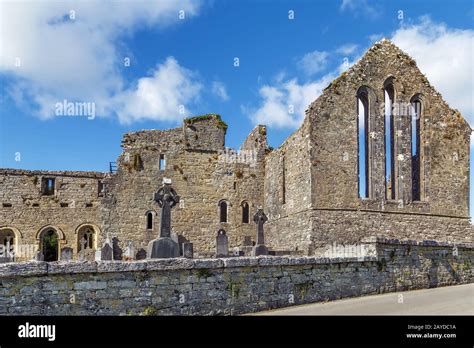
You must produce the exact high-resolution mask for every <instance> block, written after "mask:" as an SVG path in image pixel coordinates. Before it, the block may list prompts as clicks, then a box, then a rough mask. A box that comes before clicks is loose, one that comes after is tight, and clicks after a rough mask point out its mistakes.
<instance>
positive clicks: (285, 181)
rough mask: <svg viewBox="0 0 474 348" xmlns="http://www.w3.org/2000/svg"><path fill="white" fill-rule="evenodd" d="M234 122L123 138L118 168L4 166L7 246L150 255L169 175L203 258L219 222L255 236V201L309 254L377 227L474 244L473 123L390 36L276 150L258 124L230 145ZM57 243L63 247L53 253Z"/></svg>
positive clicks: (236, 242) (270, 232) (284, 241)
mask: <svg viewBox="0 0 474 348" xmlns="http://www.w3.org/2000/svg"><path fill="white" fill-rule="evenodd" d="M226 128H227V125H226V124H225V123H223V122H222V121H221V119H220V117H219V116H217V115H205V116H200V117H194V118H189V119H185V120H184V122H183V124H182V126H180V127H178V128H175V129H171V130H144V131H139V132H132V133H127V134H125V135H124V137H123V141H122V147H123V152H122V153H121V155H120V156H119V158H118V160H117V170H116V171H112V172H111V173H98V172H67V171H65V172H52V171H27V170H18V169H1V170H0V204H1V206H0V241H1V242H2V243H4V244H6V243H7V240H8V241H9V242H8V243H10V244H11V245H15V246H21V245H33V246H34V248H35V249H39V250H42V251H43V252H44V254H45V258H46V259H47V260H56V259H58V258H60V250H62V249H63V248H65V247H68V248H72V249H73V253H74V255H77V252H78V250H79V248H80V246H79V245H80V244H82V245H83V249H85V251H86V252H89V255H90V256H89V257H93V256H92V255H93V253H94V250H95V249H97V248H98V247H99V246H101V245H102V243H103V241H104V239H105V238H106V236H107V234H108V235H109V236H110V238H114V240H115V243H116V246H117V250H118V251H117V253H119V248H122V249H123V248H124V246H125V245H126V244H127V243H128V242H129V241H131V242H132V243H133V245H134V246H135V249H136V250H137V254H138V257H139V258H140V257H143V256H144V255H143V252H144V250H145V249H146V245H147V244H148V242H149V241H150V240H152V239H154V238H156V237H157V235H158V228H159V221H158V220H159V207H158V204H157V202H155V201H154V200H153V194H154V193H155V192H156V191H157V190H158V188H159V187H160V186H161V184H162V180H163V178H170V179H171V180H172V184H173V188H174V189H175V190H176V191H177V192H178V194H179V195H180V196H181V201H180V203H179V205H178V206H177V207H175V208H174V209H173V212H172V229H173V232H174V234H175V238H177V239H178V240H179V241H180V242H184V241H190V242H192V243H194V250H195V251H197V252H199V253H201V254H202V255H206V253H208V254H212V253H213V252H215V247H216V235H217V232H218V231H219V230H221V229H222V230H224V231H225V233H226V235H227V236H228V239H229V246H230V247H231V248H232V247H242V246H243V245H245V244H248V243H249V239H251V240H255V225H254V223H253V221H252V216H253V214H254V213H255V211H256V210H257V207H263V208H264V210H265V212H266V213H267V215H268V218H269V220H268V222H267V224H266V225H265V231H266V243H267V245H268V246H269V248H270V249H271V250H276V251H278V250H281V251H288V252H298V253H302V254H314V253H316V252H318V250H320V249H321V248H323V247H324V246H325V245H327V244H330V243H333V242H337V243H357V242H359V241H360V240H361V239H363V238H364V237H368V236H375V235H377V236H385V237H389V238H399V239H413V240H426V239H430V240H437V241H451V242H473V241H474V234H473V230H472V228H471V224H470V218H469V141H470V134H471V128H470V127H469V125H468V123H467V122H466V121H465V120H464V119H463V118H462V116H461V115H460V113H459V112H458V111H457V110H454V109H451V108H450V107H449V106H448V104H447V103H446V102H445V101H444V100H443V99H442V97H441V95H440V94H439V93H438V92H437V91H436V90H435V89H434V88H433V87H432V86H431V85H430V84H429V82H428V81H427V79H426V77H425V76H424V75H423V74H422V73H421V72H420V71H419V69H418V68H417V66H416V63H415V61H414V60H413V59H411V58H410V57H409V56H408V55H407V54H405V53H404V52H402V51H401V50H400V49H399V48H397V47H396V46H395V45H393V44H392V43H391V42H389V41H387V40H382V41H381V42H379V43H377V44H375V45H374V46H373V47H372V48H370V49H369V50H368V51H367V52H366V54H365V55H364V56H363V57H362V58H361V59H360V60H359V61H358V62H357V63H356V64H355V65H354V66H352V67H351V68H350V69H349V70H348V71H347V72H344V73H343V74H342V75H341V76H339V77H338V78H337V79H336V80H334V81H333V82H332V83H331V84H330V85H329V86H328V87H327V88H326V89H325V90H324V92H323V93H322V95H321V96H319V97H318V98H317V99H316V100H315V101H314V102H313V103H312V104H311V105H310V106H309V108H308V110H307V112H306V117H305V120H304V122H303V124H302V126H301V127H300V128H299V129H298V130H297V131H296V132H294V133H293V134H292V135H291V136H290V137H289V138H288V139H287V140H286V141H285V142H284V143H283V144H282V145H281V146H280V147H279V148H277V149H275V150H272V149H270V148H269V147H268V146H267V139H266V128H265V126H257V127H255V129H254V130H253V131H252V132H251V133H250V134H249V135H248V137H247V138H246V139H245V141H244V142H243V144H242V146H241V147H240V150H239V151H234V150H231V149H228V148H226V147H225V134H226ZM51 239H53V240H57V247H55V248H54V249H53V250H51V248H48V250H45V245H46V244H47V242H48V241H49V240H51ZM48 245H49V244H48ZM18 259H21V258H18Z"/></svg>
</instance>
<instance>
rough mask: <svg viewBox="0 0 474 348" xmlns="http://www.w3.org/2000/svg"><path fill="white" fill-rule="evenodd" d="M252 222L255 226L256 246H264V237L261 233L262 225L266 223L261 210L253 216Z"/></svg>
mask: <svg viewBox="0 0 474 348" xmlns="http://www.w3.org/2000/svg"><path fill="white" fill-rule="evenodd" d="M253 221H254V222H255V223H256V224H257V245H258V244H265V236H264V233H263V224H264V223H265V222H267V221H268V218H267V216H266V215H265V213H264V212H263V209H261V208H259V209H258V210H257V212H256V213H255V215H254V216H253Z"/></svg>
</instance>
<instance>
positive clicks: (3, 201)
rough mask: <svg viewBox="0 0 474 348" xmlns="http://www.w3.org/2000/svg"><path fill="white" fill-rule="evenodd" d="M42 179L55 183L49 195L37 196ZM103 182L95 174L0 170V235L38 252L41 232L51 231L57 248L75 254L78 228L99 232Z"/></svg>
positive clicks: (100, 177)
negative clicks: (7, 234) (11, 235)
mask: <svg viewBox="0 0 474 348" xmlns="http://www.w3.org/2000/svg"><path fill="white" fill-rule="evenodd" d="M43 178H52V179H54V180H55V190H54V194H53V195H43V194H42V193H41V183H42V179H43ZM103 179H104V174H103V173H97V172H67V171H65V172H53V171H28V170H16V169H0V187H1V188H2V189H1V190H0V232H2V231H5V230H13V232H14V234H15V244H16V245H20V244H21V245H31V246H33V249H35V250H41V232H42V231H45V230H46V229H47V228H49V227H52V228H54V229H55V230H56V231H57V233H58V237H59V247H60V248H63V247H71V248H73V250H74V252H75V253H77V248H78V240H77V232H78V229H79V228H80V227H81V226H91V227H93V229H94V230H95V231H96V232H97V233H98V232H99V226H100V219H99V214H98V211H99V209H98V208H99V205H100V200H101V197H99V192H98V190H99V181H102V180H103ZM2 244H3V241H2ZM31 257H32V255H30V257H29V259H31ZM17 259H21V257H20V258H17ZM27 259H28V258H27Z"/></svg>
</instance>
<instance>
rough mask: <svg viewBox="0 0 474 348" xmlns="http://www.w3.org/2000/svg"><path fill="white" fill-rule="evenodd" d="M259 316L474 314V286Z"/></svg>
mask: <svg viewBox="0 0 474 348" xmlns="http://www.w3.org/2000/svg"><path fill="white" fill-rule="evenodd" d="M400 295H401V296H403V297H401V298H400ZM400 299H402V300H403V301H402V303H399V302H400V301H399V300H400ZM257 315H474V284H467V285H456V286H448V287H443V288H435V289H425V290H414V291H406V292H394V293H390V294H383V295H372V296H364V297H358V298H351V299H344V300H337V301H331V302H325V303H315V304H308V305H301V306H294V307H290V308H285V309H276V310H271V311H265V312H260V313H257Z"/></svg>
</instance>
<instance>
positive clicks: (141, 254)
mask: <svg viewBox="0 0 474 348" xmlns="http://www.w3.org/2000/svg"><path fill="white" fill-rule="evenodd" d="M135 259H136V260H145V259H146V250H145V249H139V250H138V251H137V255H136V256H135Z"/></svg>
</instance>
